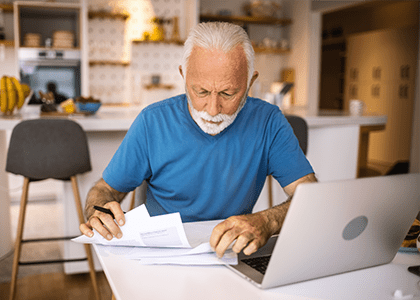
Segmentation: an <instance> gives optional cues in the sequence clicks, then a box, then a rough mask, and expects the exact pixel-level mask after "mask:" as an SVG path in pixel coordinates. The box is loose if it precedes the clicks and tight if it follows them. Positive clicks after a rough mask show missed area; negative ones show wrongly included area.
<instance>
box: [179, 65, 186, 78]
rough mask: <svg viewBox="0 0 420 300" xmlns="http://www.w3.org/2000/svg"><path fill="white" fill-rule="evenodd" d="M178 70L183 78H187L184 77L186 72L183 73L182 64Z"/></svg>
mask: <svg viewBox="0 0 420 300" xmlns="http://www.w3.org/2000/svg"><path fill="white" fill-rule="evenodd" d="M178 70H179V74H181V76H182V78H183V79H185V78H184V73H182V66H181V65H180V66H179V67H178Z"/></svg>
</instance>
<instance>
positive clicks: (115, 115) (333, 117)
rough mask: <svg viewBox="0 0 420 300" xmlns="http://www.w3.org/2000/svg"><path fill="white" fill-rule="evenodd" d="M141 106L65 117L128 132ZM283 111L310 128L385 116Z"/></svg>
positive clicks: (88, 126)
mask: <svg viewBox="0 0 420 300" xmlns="http://www.w3.org/2000/svg"><path fill="white" fill-rule="evenodd" d="M143 107H144V106H141V105H130V106H102V107H101V108H100V109H99V111H98V112H97V113H96V114H95V115H91V116H84V115H70V116H68V118H70V119H71V120H74V121H76V122H78V123H79V124H80V125H81V126H82V128H83V129H84V130H85V131H127V130H128V129H129V128H130V126H131V123H132V122H133V121H134V119H135V118H136V116H137V115H138V114H139V113H140V111H141V110H142V109H143ZM284 113H285V114H293V115H298V116H301V117H303V118H304V119H305V120H306V122H307V124H308V127H309V128H316V127H329V126H345V125H360V126H369V125H384V124H386V121H387V117H386V116H384V115H374V114H369V115H363V116H350V115H349V114H348V113H345V112H341V111H320V112H318V113H317V114H313V113H310V112H308V111H307V110H306V109H305V108H301V107H294V108H291V109H288V110H285V111H284ZM39 117H40V113H39V107H37V106H35V107H30V106H28V107H24V108H23V109H22V111H20V112H18V113H16V114H15V115H14V116H0V130H12V129H13V127H14V126H16V124H18V123H19V122H20V121H22V120H27V119H35V118H39ZM43 118H44V117H43ZM48 118H49V117H48ZM54 118H57V117H54Z"/></svg>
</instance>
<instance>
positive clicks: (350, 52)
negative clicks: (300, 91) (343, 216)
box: [319, 1, 419, 176]
mask: <svg viewBox="0 0 420 300" xmlns="http://www.w3.org/2000/svg"><path fill="white" fill-rule="evenodd" d="M418 12H419V2H418V1H371V2H368V3H366V2H365V3H364V4H360V5H355V6H351V7H348V8H345V9H341V10H338V11H333V12H327V13H324V15H323V19H322V22H323V25H322V26H323V28H322V33H323V36H322V57H321V84H320V102H319V108H320V110H325V109H334V110H340V111H343V112H344V113H346V112H347V111H348V102H349V100H351V99H360V100H363V101H364V102H365V104H366V109H365V113H366V114H380V115H387V117H388V121H387V124H386V127H385V130H382V131H377V132H372V133H370V134H369V136H370V138H369V145H368V146H367V148H368V150H367V151H368V168H367V169H366V170H363V172H359V173H360V174H362V175H364V176H371V175H383V174H387V173H389V172H391V171H392V170H393V169H395V168H394V167H395V166H396V165H398V166H401V165H402V164H403V165H409V159H410V149H411V130H412V120H413V105H414V101H415V86H416V82H415V75H416V69H417V56H418V53H419V49H418V43H419V42H418V37H419V33H418V28H419V13H418ZM359 171H360V170H359Z"/></svg>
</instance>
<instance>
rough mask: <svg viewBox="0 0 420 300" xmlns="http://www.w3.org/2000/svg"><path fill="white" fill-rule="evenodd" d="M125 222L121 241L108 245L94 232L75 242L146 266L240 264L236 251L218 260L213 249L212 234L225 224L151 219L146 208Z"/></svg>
mask: <svg viewBox="0 0 420 300" xmlns="http://www.w3.org/2000/svg"><path fill="white" fill-rule="evenodd" d="M125 220H126V223H125V225H124V226H121V231H122V233H123V236H122V238H121V239H117V238H113V239H112V240H110V241H108V240H107V239H105V238H104V237H102V236H101V235H100V234H99V233H98V232H97V231H96V230H95V229H94V230H93V232H94V235H93V237H91V238H89V237H87V236H85V235H81V236H79V237H77V238H74V239H73V240H72V241H74V242H77V243H85V244H97V245H103V246H104V247H102V246H101V247H97V248H98V249H100V250H101V251H106V252H108V253H112V254H114V255H122V256H124V257H126V258H128V259H133V260H139V261H140V263H142V264H189V265H194V264H199V265H205V264H208V265H211V264H236V263H237V255H236V253H234V252H233V251H232V250H228V251H227V252H226V254H225V255H224V257H223V259H218V258H217V256H216V253H215V252H214V251H213V250H212V249H211V247H210V243H209V240H210V236H211V233H212V230H213V228H214V227H215V226H216V225H217V224H218V223H220V222H221V220H216V221H203V222H191V223H182V220H181V216H180V214H179V213H172V214H166V215H160V216H154V217H150V215H149V213H148V212H147V209H146V206H145V205H144V204H143V205H141V206H139V207H137V208H135V209H133V210H131V211H129V212H127V213H126V214H125ZM105 246H106V247H105Z"/></svg>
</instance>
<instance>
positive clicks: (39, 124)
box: [6, 119, 100, 300]
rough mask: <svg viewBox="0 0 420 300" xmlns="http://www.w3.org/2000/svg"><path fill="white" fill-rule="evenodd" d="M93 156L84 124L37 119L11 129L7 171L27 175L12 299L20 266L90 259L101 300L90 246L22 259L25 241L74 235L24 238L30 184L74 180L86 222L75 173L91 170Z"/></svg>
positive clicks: (78, 208) (78, 210)
mask: <svg viewBox="0 0 420 300" xmlns="http://www.w3.org/2000/svg"><path fill="white" fill-rule="evenodd" d="M91 169H92V168H91V164H90V156H89V149H88V144H87V139H86V134H85V132H84V131H83V129H82V127H81V126H80V125H79V124H77V123H76V122H74V121H71V120H68V119H34V120H25V121H22V122H20V123H19V124H18V125H16V126H15V128H14V129H13V131H12V135H11V138H10V144H9V149H8V153H7V162H6V171H7V172H10V173H13V174H17V175H22V176H24V183H23V191H22V197H21V202H20V210H19V220H18V227H17V234H16V242H15V249H14V259H13V269H12V282H11V287H10V299H11V300H13V299H14V297H15V293H16V281H17V274H18V269H19V265H32V264H45V263H64V262H76V261H82V260H87V261H88V264H89V271H90V277H91V280H92V284H93V289H94V293H95V297H96V299H100V295H99V289H98V284H97V281H96V273H95V267H94V263H93V256H92V251H91V248H90V245H84V246H85V251H86V258H78V259H64V260H48V261H33V262H21V261H20V254H21V246H22V243H25V242H39V241H56V240H68V239H71V238H73V237H53V238H44V239H31V240H22V236H23V227H24V222H25V211H26V205H27V202H28V190H29V183H30V182H34V181H39V180H44V179H49V178H52V179H57V180H65V181H68V180H70V181H71V184H72V188H73V194H74V200H75V204H76V209H77V213H78V218H79V222H80V223H84V222H85V221H84V217H83V209H82V204H81V201H80V195H79V189H78V185H77V180H76V175H77V174H81V173H85V172H88V171H90V170H91Z"/></svg>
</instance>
